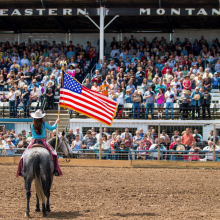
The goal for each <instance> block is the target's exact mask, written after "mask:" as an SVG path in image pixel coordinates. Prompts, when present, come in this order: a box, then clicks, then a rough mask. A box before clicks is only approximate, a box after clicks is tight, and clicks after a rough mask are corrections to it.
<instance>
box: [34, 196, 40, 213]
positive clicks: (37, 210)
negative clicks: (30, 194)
mask: <svg viewBox="0 0 220 220" xmlns="http://www.w3.org/2000/svg"><path fill="white" fill-rule="evenodd" d="M35 212H40V205H39V198H38V196H37V193H36V208H35Z"/></svg>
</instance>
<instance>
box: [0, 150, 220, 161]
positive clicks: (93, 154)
mask: <svg viewBox="0 0 220 220" xmlns="http://www.w3.org/2000/svg"><path fill="white" fill-rule="evenodd" d="M11 150H13V152H14V153H13V155H12V154H5V151H6V149H0V156H3V157H9V156H21V155H22V152H23V151H24V150H25V149H24V148H13V149H11ZM72 151H73V158H76V159H82V158H83V159H99V149H72ZM158 154H159V156H158ZM58 157H59V158H66V156H65V155H63V154H62V153H58ZM213 158H214V161H217V162H220V151H218V150H215V151H212V152H210V151H202V150H201V151H199V152H196V151H189V150H186V151H174V150H162V149H161V150H160V151H159V152H158V150H112V149H107V150H102V159H104V160H169V161H213Z"/></svg>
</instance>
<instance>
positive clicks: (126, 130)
mask: <svg viewBox="0 0 220 220" xmlns="http://www.w3.org/2000/svg"><path fill="white" fill-rule="evenodd" d="M127 133H128V134H129V136H130V137H131V138H133V137H132V134H131V133H129V129H128V128H125V132H123V133H122V134H121V138H122V139H123V138H125V134H127Z"/></svg>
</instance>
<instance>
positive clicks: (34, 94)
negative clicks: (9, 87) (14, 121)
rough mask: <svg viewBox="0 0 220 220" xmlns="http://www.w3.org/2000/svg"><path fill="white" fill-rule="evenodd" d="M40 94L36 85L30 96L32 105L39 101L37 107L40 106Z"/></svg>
mask: <svg viewBox="0 0 220 220" xmlns="http://www.w3.org/2000/svg"><path fill="white" fill-rule="evenodd" d="M39 96H40V94H39V93H38V91H37V88H36V86H34V88H33V90H32V91H31V92H30V97H29V99H30V105H31V103H33V102H37V103H38V104H37V107H38V106H39Z"/></svg>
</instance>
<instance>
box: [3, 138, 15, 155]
mask: <svg viewBox="0 0 220 220" xmlns="http://www.w3.org/2000/svg"><path fill="white" fill-rule="evenodd" d="M14 147H15V145H14V144H13V143H12V142H11V139H10V138H8V139H7V140H6V144H5V145H4V146H3V149H5V150H6V154H7V155H15V151H14V150H13V148H14Z"/></svg>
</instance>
